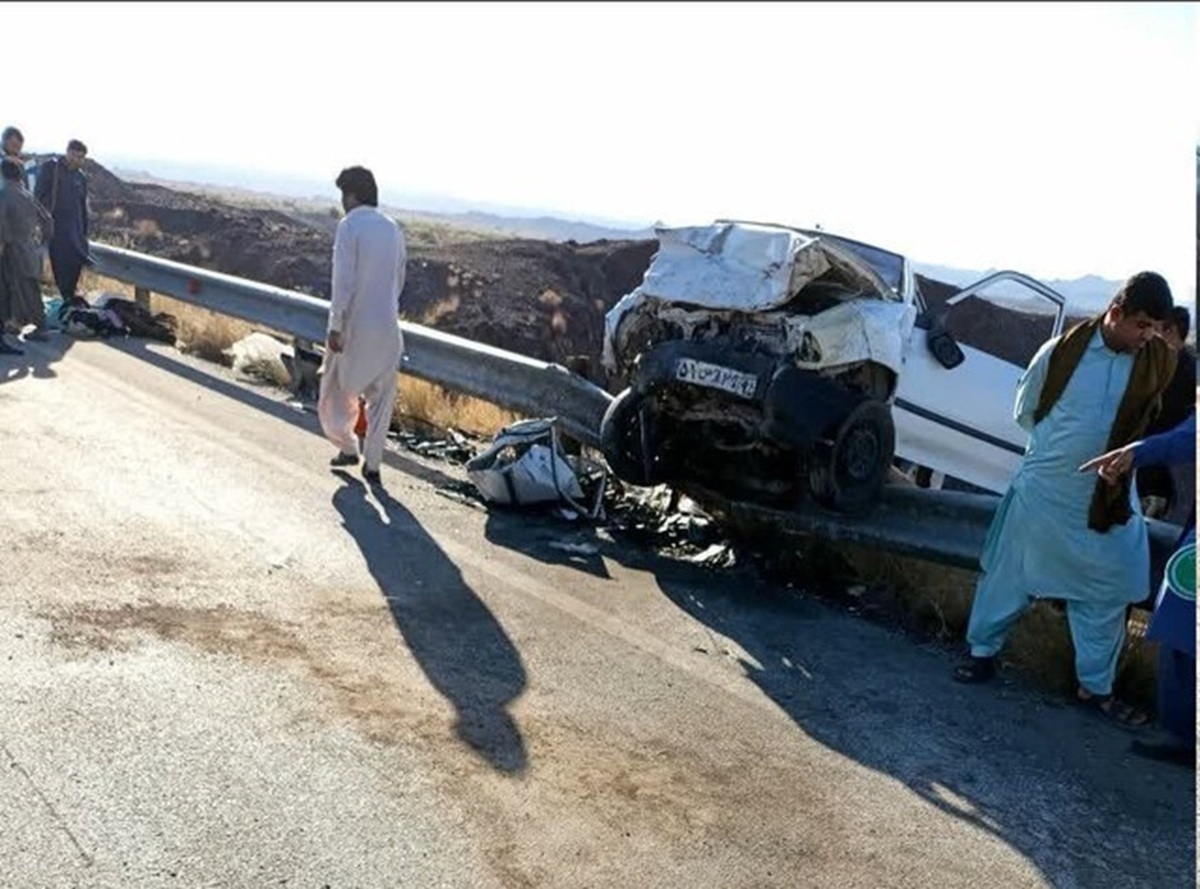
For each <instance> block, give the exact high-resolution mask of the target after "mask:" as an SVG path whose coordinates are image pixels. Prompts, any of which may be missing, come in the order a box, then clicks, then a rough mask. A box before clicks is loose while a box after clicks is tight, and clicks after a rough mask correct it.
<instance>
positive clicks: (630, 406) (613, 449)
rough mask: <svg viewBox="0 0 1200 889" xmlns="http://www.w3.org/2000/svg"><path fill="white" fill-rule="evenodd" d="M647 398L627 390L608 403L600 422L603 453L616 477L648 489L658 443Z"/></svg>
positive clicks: (654, 480) (654, 477)
mask: <svg viewBox="0 0 1200 889" xmlns="http://www.w3.org/2000/svg"><path fill="white" fill-rule="evenodd" d="M645 408H646V396H645V395H644V394H642V393H640V392H636V391H634V390H633V389H625V390H623V391H622V392H621V393H620V394H619V395H617V397H616V398H614V399H613V400H612V403H611V404H609V406H608V408H607V410H605V411H604V418H603V419H602V420H601V421H600V452H601V453H602V454H604V459H605V461H606V462H607V463H608V466H609V469H611V470H612V471H613V474H615V475H616V476H617V478H619V479H621V480H622V481H624V482H628V483H629V484H631V485H641V486H643V487H649V486H650V485H655V484H658V482H659V481H660V479H658V478H657V475H658V473H656V472H655V465H656V461H655V459H654V454H655V450H656V448H657V441H656V440H655V436H654V430H653V424H652V423H651V422H650V419H649V417H648V416H647V411H646V409H645Z"/></svg>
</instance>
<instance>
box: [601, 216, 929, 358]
mask: <svg viewBox="0 0 1200 889" xmlns="http://www.w3.org/2000/svg"><path fill="white" fill-rule="evenodd" d="M658 237H659V244H660V248H659V251H658V253H657V254H655V257H654V260H653V261H652V263H651V265H650V268H649V269H648V270H647V272H646V275H645V279H644V280H643V282H642V284H641V285H640V286H639V287H638V288H636V289H635V290H634V291H633V292H632V293H629V294H627V295H626V296H624V297H623V298H622V299H621V300H620V301H619V302H618V303H617V304H616V305H615V306H614V307H613V308H612V309H611V310H610V311H609V313H608V315H607V316H606V317H605V337H604V346H603V355H602V361H603V364H604V366H605V369H606V370H607V371H608V372H609V373H610V374H618V373H622V372H628V370H629V364H630V363H631V362H632V361H633V360H636V357H637V354H638V353H639V351H640V346H641V345H642V341H644V340H646V339H647V338H649V339H662V338H664V337H665V336H666V335H667V331H670V335H671V337H672V338H680V339H689V340H705V339H709V338H711V337H713V336H717V335H721V336H731V337H733V338H734V339H737V340H746V339H750V338H753V339H754V340H755V342H756V344H757V346H758V347H760V348H763V349H766V350H769V351H771V352H773V353H774V354H777V355H780V356H783V355H792V356H794V357H795V359H796V360H797V362H798V363H799V364H801V365H803V366H807V367H811V368H812V369H815V370H822V369H826V368H837V367H841V366H844V365H848V364H854V363H857V362H862V361H876V362H879V363H880V364H883V365H884V366H886V367H888V368H889V369H890V370H891V371H892V372H893V373H896V374H898V373H899V371H900V367H901V364H902V362H903V354H902V351H903V343H904V342H906V341H907V339H908V334H909V333H910V332H911V330H912V326H913V323H914V321H915V319H916V313H915V309H914V307H913V305H912V300H911V298H909V299H905V298H904V295H903V294H902V293H901V292H899V291H897V290H896V289H893V288H892V287H891V286H889V285H888V283H887V282H885V281H884V280H883V279H882V278H881V277H880V276H879V275H878V274H877V273H876V272H875V270H874V269H873V268H872V267H871V266H870V265H868V264H867V263H865V262H863V261H862V260H860V259H859V258H858V257H857V256H855V254H854V253H853V252H852V251H851V250H849V249H847V248H846V247H843V246H841V245H840V244H838V243H837V242H836V241H835V240H834V239H832V238H829V237H822V236H820V235H810V234H806V233H803V232H800V231H797V230H793V229H785V228H779V227H769V226H762V225H754V224H746V223H723V224H718V225H714V226H705V227H688V228H678V229H665V228H664V229H659V230H658ZM874 301H877V302H874Z"/></svg>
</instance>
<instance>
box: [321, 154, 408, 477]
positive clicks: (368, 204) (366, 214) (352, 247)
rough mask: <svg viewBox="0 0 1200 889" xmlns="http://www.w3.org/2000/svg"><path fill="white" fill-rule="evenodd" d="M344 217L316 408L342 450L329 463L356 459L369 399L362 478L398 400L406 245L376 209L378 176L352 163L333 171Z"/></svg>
mask: <svg viewBox="0 0 1200 889" xmlns="http://www.w3.org/2000/svg"><path fill="white" fill-rule="evenodd" d="M336 184H337V187H338V188H339V189H340V190H341V192H342V207H343V208H344V209H345V211H346V215H345V217H344V218H343V219H342V221H341V222H339V223H338V227H337V234H336V235H335V236H334V240H333V290H332V293H331V294H330V306H329V327H328V333H327V338H326V342H325V360H324V361H323V363H322V365H321V392H320V396H319V398H318V401H317V415H318V416H319V417H320V420H321V429H322V430H323V431H324V433H325V437H326V438H328V439H329V440H330V441H331V442H333V443H334V444H335V445H336V446H337V447H338V449H339V451H340V453H339V454H338V455H337V456H336V457H334V458H333V459H332V460H331V461H330V465H331V466H335V467H336V466H353V465H355V464H357V463H358V456H359V455H358V438H357V437H356V435H355V432H354V427H355V421H356V420H357V419H358V410H359V408H358V404H359V398H360V397H361V398H363V400H364V401H365V402H366V411H367V433H366V436H365V437H364V440H363V454H362V457H363V478H365V479H366V480H367V481H368V482H372V483H375V482H378V481H379V467H380V465H381V464H382V462H383V447H384V443H385V442H386V440H387V432H388V427H389V425H390V424H391V420H392V412H393V410H394V409H395V401H396V374H397V373H398V372H399V364H400V355H401V352H402V351H403V342H402V340H401V337H400V327H399V323H398V322H399V312H400V292H401V291H402V290H403V289H404V272H405V263H406V261H407V252H408V251H407V248H406V246H405V243H404V233H403V232H402V231H401V230H400V226H398V225H397V224H396V223H395V222H394V221H392V220H391V219H389V218H388V217H387V216H385V215H383V214H382V213H380V212H379V210H378V209H377V208H378V206H379V191H378V188H377V186H376V184H375V177H374V175H373V174H372V173H371V171H370V170H368V169H366V168H364V167H349V168H347V169H345V170H342V172H341V174H340V175H339V176H338V178H337V183H336Z"/></svg>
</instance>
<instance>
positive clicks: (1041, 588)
mask: <svg viewBox="0 0 1200 889" xmlns="http://www.w3.org/2000/svg"><path fill="white" fill-rule="evenodd" d="M1135 279H1136V280H1137V281H1140V282H1146V281H1149V283H1148V284H1146V283H1144V286H1140V287H1137V286H1131V285H1133V283H1134V281H1135ZM1170 307H1171V297H1170V290H1169V288H1167V284H1166V281H1165V280H1163V279H1162V278H1161V277H1160V276H1157V275H1154V274H1153V273H1141V276H1134V278H1131V279H1130V281H1129V282H1127V283H1126V285H1125V287H1123V288H1122V290H1121V292H1120V293H1118V294H1117V296H1116V297H1114V300H1113V304H1112V305H1110V307H1109V309H1108V310H1107V311H1106V312H1105V314H1104V316H1103V317H1102V318H1101V319H1093V321H1092V322H1085V324H1084V325H1080V327H1079V328H1078V329H1076V330H1073V331H1072V332H1071V333H1070V334H1067V335H1065V336H1062V337H1056V338H1055V339H1052V340H1050V341H1049V342H1047V343H1046V344H1045V345H1043V346H1042V347H1041V349H1039V350H1038V353H1037V354H1036V355H1035V356H1034V358H1033V360H1032V362H1030V365H1029V367H1028V368H1027V369H1026V371H1025V373H1024V374H1023V375H1022V377H1021V380H1020V382H1019V384H1018V387H1017V393H1016V402H1015V406H1014V415H1015V417H1016V420H1017V422H1018V423H1019V424H1020V425H1021V426H1022V427H1023V428H1025V429H1027V430H1028V431H1029V433H1030V438H1029V444H1028V446H1027V448H1026V452H1025V457H1024V459H1023V461H1022V463H1021V466H1020V468H1019V469H1018V471H1017V474H1016V476H1015V477H1014V479H1013V481H1012V484H1011V486H1010V487H1009V490H1008V492H1007V493H1006V494H1005V496H1004V498H1003V499H1002V501H1001V502H1000V505H999V507H998V509H997V512H996V517H995V519H994V521H993V523H992V526H991V528H990V529H989V531H988V536H987V540H986V541H985V544H984V549H983V553H982V555H981V557H980V564H981V567H982V568H983V574H982V576H981V578H980V580H979V585H978V587H977V589H976V592H975V601H974V605H973V607H972V610H971V618H970V622H969V625H968V628H967V641H968V643H969V644H970V647H971V659H970V662H969V663H967V664H965V665H963V666H962V667H959V668H958V669H957V670H956V671H955V678H956V679H958V680H960V681H964V682H981V681H985V680H987V679H990V678H991V677H992V676H993V675H994V672H995V666H994V663H995V662H994V659H995V656H996V655H997V654H998V652H999V651H1000V648H1001V647H1002V645H1003V644H1004V640H1005V637H1006V636H1007V634H1008V631H1009V630H1010V629H1011V627H1012V626H1013V624H1014V623H1015V622H1016V620H1017V618H1019V617H1020V616H1021V614H1022V613H1023V612H1024V611H1025V610H1026V608H1028V607H1029V605H1030V604H1031V603H1032V601H1033V599H1035V598H1038V597H1048V598H1058V599H1064V600H1065V601H1066V604H1067V620H1068V623H1069V626H1070V630H1071V637H1072V640H1073V642H1074V645H1075V668H1076V673H1077V676H1078V679H1079V685H1080V687H1081V691H1080V698H1081V700H1089V701H1094V702H1095V703H1096V706H1097V707H1099V708H1100V709H1102V711H1103V712H1104V713H1105V714H1106V715H1109V714H1110V712H1111V711H1113V710H1114V709H1117V707H1116V702H1115V701H1114V700H1113V698H1112V683H1113V677H1114V674H1115V672H1116V665H1117V656H1118V655H1119V653H1120V650H1121V645H1122V643H1123V642H1124V638H1125V619H1126V610H1127V606H1128V605H1129V603H1130V602H1132V601H1138V600H1140V599H1141V598H1142V597H1144V595H1145V589H1146V586H1147V583H1148V578H1149V576H1150V550H1149V541H1148V539H1147V535H1146V525H1145V521H1144V519H1143V518H1142V515H1141V512H1140V508H1139V504H1138V498H1137V495H1136V490H1135V489H1134V488H1133V487H1132V486H1130V487H1128V488H1127V489H1125V490H1124V491H1122V494H1121V496H1122V498H1126V497H1127V498H1128V509H1127V510H1126V511H1125V513H1124V516H1125V521H1123V522H1121V521H1120V519H1119V518H1118V519H1116V520H1114V521H1113V523H1111V525H1110V526H1109V527H1107V528H1106V529H1105V530H1104V531H1099V530H1096V519H1095V513H1094V510H1095V509H1096V504H1095V503H1094V498H1095V497H1096V478H1095V476H1092V475H1087V474H1082V473H1080V472H1079V467H1080V466H1081V465H1082V464H1083V463H1085V462H1086V461H1087V460H1088V459H1090V458H1091V457H1093V456H1095V455H1096V454H1098V453H1104V452H1105V451H1108V450H1110V449H1111V448H1112V447H1113V437H1114V435H1115V434H1116V433H1117V429H1116V427H1117V425H1118V417H1119V416H1120V417H1121V418H1122V420H1123V421H1124V425H1126V426H1128V425H1129V422H1128V420H1125V418H1126V417H1127V416H1130V415H1132V413H1131V411H1133V410H1134V409H1136V416H1137V417H1138V421H1137V422H1138V423H1140V426H1141V428H1144V427H1145V422H1147V421H1148V420H1149V417H1150V416H1151V415H1152V414H1153V410H1154V409H1153V407H1152V406H1151V403H1152V402H1153V401H1155V400H1156V399H1157V397H1158V394H1160V392H1161V389H1157V387H1158V381H1157V379H1156V378H1155V379H1154V380H1153V382H1152V383H1147V379H1149V378H1148V377H1147V371H1146V370H1145V368H1144V366H1142V365H1139V368H1140V369H1139V372H1138V377H1137V379H1138V385H1139V386H1140V387H1141V389H1140V390H1139V391H1148V392H1149V393H1150V394H1149V395H1148V397H1147V398H1146V399H1145V401H1146V405H1145V406H1144V407H1142V406H1140V405H1132V406H1131V402H1133V401H1136V400H1137V396H1130V397H1129V398H1127V391H1130V389H1131V379H1132V376H1133V372H1134V368H1135V362H1137V361H1143V362H1150V361H1151V360H1155V361H1158V362H1159V363H1160V364H1161V362H1162V361H1163V358H1162V357H1161V353H1160V352H1159V351H1158V350H1159V349H1160V347H1161V348H1162V349H1164V350H1165V346H1164V345H1163V344H1162V343H1161V341H1157V342H1155V341H1154V337H1155V335H1156V333H1157V332H1158V329H1159V324H1160V323H1161V321H1162V320H1163V319H1164V318H1166V317H1167V315H1168V313H1169V311H1170ZM1089 324H1090V325H1091V332H1090V333H1089V330H1088V325H1089ZM1067 336H1069V337H1072V340H1073V342H1074V343H1075V352H1074V357H1073V358H1072V359H1070V360H1071V361H1076V362H1077V363H1075V364H1074V367H1073V369H1072V368H1071V367H1069V366H1067V367H1066V368H1064V367H1063V366H1062V361H1063V359H1062V357H1061V355H1062V354H1063V352H1062V350H1061V349H1059V348H1058V347H1059V346H1060V343H1061V342H1063V341H1064V340H1065V339H1066V337H1067ZM1148 343H1152V344H1153V345H1152V346H1151V347H1150V348H1151V351H1152V352H1154V353H1155V354H1154V355H1147V356H1141V352H1142V350H1143V348H1144V347H1146V346H1147V344H1148ZM1056 350H1058V351H1057V353H1056ZM1056 354H1057V355H1058V356H1059V357H1055V356H1056ZM1056 362H1057V364H1058V366H1057V367H1056ZM1055 373H1057V374H1058V382H1057V384H1056V385H1057V387H1058V388H1057V390H1056V391H1057V393H1058V394H1057V395H1056V396H1055V397H1054V399H1053V403H1052V406H1050V407H1049V408H1048V410H1046V412H1045V414H1044V416H1042V417H1040V421H1039V418H1038V411H1039V405H1043V400H1044V399H1045V398H1046V395H1047V392H1046V390H1047V381H1048V378H1049V377H1050V375H1051V374H1055ZM1165 382H1166V380H1163V381H1162V384H1163V385H1165ZM1147 386H1149V388H1148V389H1147ZM1156 389H1157V391H1155V390H1156ZM1123 408H1124V412H1123ZM1043 409H1044V405H1043ZM1130 432H1132V434H1133V435H1134V436H1136V434H1137V433H1138V432H1140V429H1131V430H1130ZM1125 443H1127V442H1126V441H1121V442H1118V446H1119V445H1121V444H1125ZM1112 715H1115V716H1118V717H1120V716H1122V715H1124V716H1125V717H1128V716H1129V715H1130V714H1129V709H1128V708H1124V710H1123V711H1122V712H1121V713H1112Z"/></svg>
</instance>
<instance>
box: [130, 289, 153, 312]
mask: <svg viewBox="0 0 1200 889" xmlns="http://www.w3.org/2000/svg"><path fill="white" fill-rule="evenodd" d="M133 301H134V302H135V303H137V304H138V305H139V306H141V307H142V308H143V309H145V310H146V311H150V291H149V290H147V289H146V288H145V287H135V288H133Z"/></svg>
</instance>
